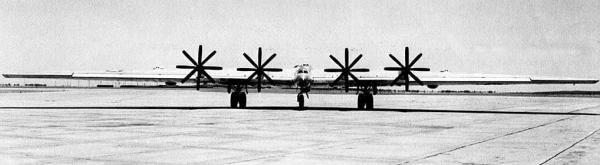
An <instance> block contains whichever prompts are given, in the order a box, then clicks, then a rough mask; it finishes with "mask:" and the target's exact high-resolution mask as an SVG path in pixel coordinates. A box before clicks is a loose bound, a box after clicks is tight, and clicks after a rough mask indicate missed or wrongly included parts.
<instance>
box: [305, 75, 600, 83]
mask: <svg viewBox="0 0 600 165" xmlns="http://www.w3.org/2000/svg"><path fill="white" fill-rule="evenodd" d="M415 74H416V75H417V76H418V78H419V79H420V80H421V82H423V84H424V85H430V86H439V85H516V84H595V83H597V82H598V79H586V78H563V77H543V76H524V75H501V74H468V73H451V72H437V73H436V72H423V73H415ZM355 75H356V77H357V78H358V79H359V81H360V82H361V83H363V84H364V83H367V84H374V85H378V86H386V85H391V84H392V82H393V80H394V79H396V77H397V73H396V74H385V73H382V74H369V73H356V74H355ZM337 76H338V74H321V75H315V76H314V77H313V79H314V83H313V84H316V85H334V86H343V85H344V81H338V82H336V83H335V84H333V82H334V81H335V79H336V78H337ZM349 82H350V85H356V84H357V83H356V81H355V80H353V79H352V78H349ZM409 83H410V84H409V85H418V83H417V82H415V81H414V79H413V78H411V80H410V82H409ZM402 84H404V80H399V81H397V83H396V84H394V85H402Z"/></svg>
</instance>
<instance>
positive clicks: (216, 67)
mask: <svg viewBox="0 0 600 165" xmlns="http://www.w3.org/2000/svg"><path fill="white" fill-rule="evenodd" d="M202 68H204V70H223V67H220V66H202Z"/></svg>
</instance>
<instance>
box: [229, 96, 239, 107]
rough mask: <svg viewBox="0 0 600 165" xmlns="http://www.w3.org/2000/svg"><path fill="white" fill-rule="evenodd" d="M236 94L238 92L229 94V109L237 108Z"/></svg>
mask: <svg viewBox="0 0 600 165" xmlns="http://www.w3.org/2000/svg"><path fill="white" fill-rule="evenodd" d="M238 93H239V92H232V93H231V98H230V99H229V105H230V106H231V108H236V107H237V103H238Z"/></svg>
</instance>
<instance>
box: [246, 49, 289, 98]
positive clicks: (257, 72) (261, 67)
mask: <svg viewBox="0 0 600 165" xmlns="http://www.w3.org/2000/svg"><path fill="white" fill-rule="evenodd" d="M275 56H277V54H275V53H273V55H271V57H269V58H268V59H267V61H265V62H264V63H263V62H262V48H261V47H258V64H257V63H255V62H254V60H252V58H250V56H248V55H247V54H246V53H244V57H245V58H246V60H248V62H250V64H252V66H254V68H237V70H238V71H253V72H254V73H252V74H251V75H250V76H248V79H247V80H246V82H250V81H251V80H252V79H253V78H254V77H255V76H256V79H257V80H258V82H257V87H256V88H257V90H258V92H260V90H261V88H262V80H263V78H264V79H267V81H269V83H271V84H275V82H274V81H273V79H271V77H269V75H267V74H266V73H265V72H281V71H282V70H283V69H281V68H265V66H267V65H268V64H269V62H271V60H273V58H275Z"/></svg>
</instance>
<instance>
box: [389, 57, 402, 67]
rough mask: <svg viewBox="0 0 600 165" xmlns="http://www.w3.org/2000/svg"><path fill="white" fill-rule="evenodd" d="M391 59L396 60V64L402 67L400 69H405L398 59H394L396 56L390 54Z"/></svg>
mask: <svg viewBox="0 0 600 165" xmlns="http://www.w3.org/2000/svg"><path fill="white" fill-rule="evenodd" d="M390 58H392V60H394V62H396V64H398V65H400V67H402V68H404V65H402V63H400V61H398V59H396V57H394V55H392V54H390Z"/></svg>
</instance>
